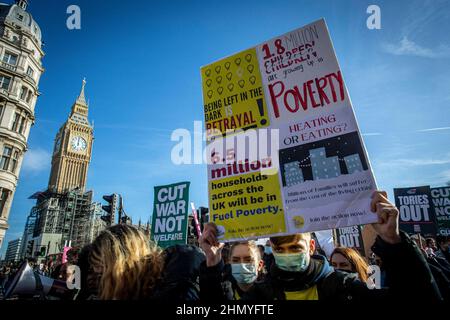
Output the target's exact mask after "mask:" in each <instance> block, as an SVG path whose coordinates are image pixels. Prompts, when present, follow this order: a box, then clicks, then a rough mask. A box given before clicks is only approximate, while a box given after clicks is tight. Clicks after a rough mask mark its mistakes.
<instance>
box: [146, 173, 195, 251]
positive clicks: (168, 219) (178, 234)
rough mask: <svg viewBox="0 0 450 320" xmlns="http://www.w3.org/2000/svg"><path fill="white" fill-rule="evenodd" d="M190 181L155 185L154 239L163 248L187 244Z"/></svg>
mask: <svg viewBox="0 0 450 320" xmlns="http://www.w3.org/2000/svg"><path fill="white" fill-rule="evenodd" d="M189 185H190V182H186V181H185V182H180V183H176V184H170V185H166V186H155V200H154V208H153V217H152V239H153V240H154V241H155V242H156V243H158V245H159V246H160V247H161V248H167V247H170V246H172V245H176V244H186V241H187V227H188V225H187V223H188V210H189V206H188V204H189Z"/></svg>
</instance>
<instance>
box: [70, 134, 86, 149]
mask: <svg viewBox="0 0 450 320" xmlns="http://www.w3.org/2000/svg"><path fill="white" fill-rule="evenodd" d="M71 145H72V149H73V150H75V151H84V150H86V147H87V143H86V140H84V139H83V138H82V137H80V136H75V137H73V138H72V141H71Z"/></svg>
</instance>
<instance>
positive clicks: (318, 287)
mask: <svg viewBox="0 0 450 320" xmlns="http://www.w3.org/2000/svg"><path fill="white" fill-rule="evenodd" d="M401 238H402V241H401V243H399V244H395V245H391V244H388V243H385V242H384V241H383V240H381V238H379V237H378V238H377V239H376V241H375V244H374V245H373V247H372V251H373V252H374V253H375V254H377V255H378V256H379V257H380V258H381V259H382V261H383V266H384V269H385V270H386V286H387V287H389V289H378V290H376V289H372V290H371V289H368V287H367V285H366V284H365V283H363V282H361V281H360V280H359V279H358V276H357V275H356V274H352V273H346V272H340V271H334V270H333V268H331V267H330V265H329V263H328V262H327V260H326V259H325V258H324V257H322V256H312V259H311V262H310V265H309V267H308V269H307V271H305V272H301V273H300V272H287V271H283V270H280V269H279V268H278V267H277V266H276V264H273V265H272V267H271V272H270V274H269V276H268V277H267V278H266V280H265V281H263V282H257V283H255V284H254V286H253V287H252V288H251V289H250V290H249V291H248V292H246V293H245V294H244V295H243V296H242V297H241V298H242V300H252V301H259V302H262V301H265V302H267V301H273V300H287V299H318V300H333V301H350V300H353V301H355V300H366V299H367V300H368V299H370V300H374V299H375V300H376V299H389V298H395V297H399V298H407V297H411V298H412V299H425V300H440V299H441V296H440V293H439V290H438V288H437V286H436V283H435V281H434V278H433V276H432V275H431V272H430V269H429V267H428V265H427V263H426V261H425V257H423V255H422V254H420V252H419V250H418V248H417V246H416V245H415V243H413V242H412V241H411V239H410V238H409V237H408V236H407V235H406V234H405V233H401ZM221 268H222V264H219V265H217V266H215V267H211V268H206V266H205V265H202V268H201V276H200V287H201V298H202V299H205V301H210V302H213V301H214V302H217V301H223V300H225V299H226V298H225V297H226V295H225V294H224V292H223V291H221V289H222V287H221V285H220V282H221V278H220V270H221Z"/></svg>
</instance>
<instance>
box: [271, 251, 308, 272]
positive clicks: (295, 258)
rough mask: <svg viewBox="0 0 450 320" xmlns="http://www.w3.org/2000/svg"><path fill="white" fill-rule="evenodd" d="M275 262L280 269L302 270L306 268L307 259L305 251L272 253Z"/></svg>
mask: <svg viewBox="0 0 450 320" xmlns="http://www.w3.org/2000/svg"><path fill="white" fill-rule="evenodd" d="M273 256H274V258H275V263H276V265H277V266H278V268H280V269H281V270H284V271H291V272H303V271H305V270H306V269H307V268H308V265H309V259H308V254H307V253H306V252H301V253H275V252H274V253H273Z"/></svg>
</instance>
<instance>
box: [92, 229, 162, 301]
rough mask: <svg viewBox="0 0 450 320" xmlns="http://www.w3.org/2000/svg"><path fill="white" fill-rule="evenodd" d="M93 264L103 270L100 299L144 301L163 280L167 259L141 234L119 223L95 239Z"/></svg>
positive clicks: (93, 266)
mask: <svg viewBox="0 0 450 320" xmlns="http://www.w3.org/2000/svg"><path fill="white" fill-rule="evenodd" d="M89 263H90V265H91V267H92V268H93V269H94V270H95V269H97V270H101V276H100V278H99V286H98V297H99V298H100V299H102V300H121V299H140V298H143V297H147V296H149V295H150V294H151V292H152V290H153V289H154V287H155V285H156V284H157V282H158V281H159V279H160V278H161V273H162V269H163V265H164V258H163V255H162V250H161V249H160V248H158V247H157V246H156V245H155V244H153V243H150V242H149V241H148V240H147V239H146V238H145V236H144V234H143V233H142V232H141V231H139V230H138V229H136V228H135V227H132V226H128V225H125V224H119V225H115V226H113V227H111V228H109V229H107V230H105V231H103V232H102V233H101V234H100V235H99V236H98V237H97V238H96V239H95V240H94V242H93V243H92V250H91V252H90V255H89Z"/></svg>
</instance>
